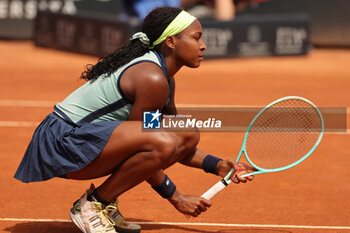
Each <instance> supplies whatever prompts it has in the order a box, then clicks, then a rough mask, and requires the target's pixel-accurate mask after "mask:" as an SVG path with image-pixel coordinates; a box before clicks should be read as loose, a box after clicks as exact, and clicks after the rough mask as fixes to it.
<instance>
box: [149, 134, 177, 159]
mask: <svg viewBox="0 0 350 233" xmlns="http://www.w3.org/2000/svg"><path fill="white" fill-rule="evenodd" d="M176 148H177V138H176V137H175V136H174V135H173V134H172V133H165V132H164V133H160V134H159V135H157V137H156V140H155V141H154V152H155V157H154V159H155V160H157V162H158V163H159V164H161V165H164V164H166V163H168V162H169V161H170V160H171V159H172V157H173V156H174V154H175V152H176Z"/></svg>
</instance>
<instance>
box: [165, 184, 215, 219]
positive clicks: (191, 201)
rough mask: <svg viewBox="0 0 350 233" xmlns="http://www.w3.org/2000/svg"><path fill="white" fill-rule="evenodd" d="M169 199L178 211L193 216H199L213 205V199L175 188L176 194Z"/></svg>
mask: <svg viewBox="0 0 350 233" xmlns="http://www.w3.org/2000/svg"><path fill="white" fill-rule="evenodd" d="M168 200H169V202H170V203H171V204H172V205H173V206H174V207H175V208H176V209H177V210H178V211H180V212H181V213H183V214H185V215H190V216H193V217H198V216H199V215H200V214H201V213H202V212H205V211H206V210H207V209H208V208H209V207H210V206H211V201H209V200H207V199H205V198H202V197H198V196H193V195H185V194H182V193H180V192H178V191H177V190H175V192H174V194H173V195H172V196H171V197H170V198H168Z"/></svg>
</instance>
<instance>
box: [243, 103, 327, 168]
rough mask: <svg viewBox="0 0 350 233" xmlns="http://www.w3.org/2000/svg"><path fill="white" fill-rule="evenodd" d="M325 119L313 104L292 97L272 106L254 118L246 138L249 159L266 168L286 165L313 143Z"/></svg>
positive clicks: (303, 153) (298, 158) (304, 153)
mask: <svg viewBox="0 0 350 233" xmlns="http://www.w3.org/2000/svg"><path fill="white" fill-rule="evenodd" d="M321 130H322V121H321V119H320V116H319V114H318V112H317V111H316V109H315V108H314V107H313V106H311V105H310V104H308V103H306V102H304V101H302V100H299V99H289V100H285V101H282V102H279V103H277V104H274V105H272V106H270V107H269V108H267V109H265V110H264V111H263V112H262V114H260V115H259V117H258V118H257V119H256V120H255V121H254V123H253V125H252V126H251V128H250V130H249V134H248V137H247V141H246V152H247V156H248V157H249V159H250V160H251V161H252V162H253V163H254V164H255V165H256V166H258V167H260V168H263V169H277V168H282V167H286V166H288V165H290V164H292V163H294V162H297V161H298V160H300V159H301V158H303V157H304V156H305V155H306V154H307V153H308V152H309V151H310V150H311V149H312V148H313V146H314V144H315V143H316V141H317V139H318V137H319V135H320V133H321Z"/></svg>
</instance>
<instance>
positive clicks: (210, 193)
mask: <svg viewBox="0 0 350 233" xmlns="http://www.w3.org/2000/svg"><path fill="white" fill-rule="evenodd" d="M289 99H298V100H301V101H304V102H306V103H308V104H309V105H311V106H312V107H313V108H314V109H315V111H316V112H317V114H318V116H319V117H320V120H321V130H320V135H319V136H318V139H317V141H316V142H315V144H314V146H313V147H312V148H311V149H310V151H309V152H308V153H307V154H305V155H304V156H303V157H302V158H301V159H299V160H298V161H296V162H294V163H292V164H289V165H288V166H284V167H280V168H275V169H264V168H261V167H259V166H257V165H255V164H254V163H253V162H252V161H251V160H250V158H249V155H248V154H247V153H246V147H245V144H246V141H247V139H248V135H249V131H250V129H251V128H252V126H253V124H254V123H255V121H256V119H257V118H258V117H259V116H260V115H261V114H262V113H263V112H264V111H265V110H266V109H268V108H270V107H271V106H273V105H275V104H277V103H279V102H282V101H285V100H289ZM323 132H324V122H323V117H322V114H321V112H320V110H319V109H318V108H317V107H316V105H315V104H314V103H312V102H311V101H310V100H307V99H305V98H303V97H300V96H286V97H282V98H280V99H277V100H275V101H273V102H272V103H270V104H268V105H267V106H266V107H264V108H263V109H262V110H260V111H259V113H258V114H256V116H255V117H254V118H253V120H252V121H251V123H250V124H249V126H248V129H247V131H246V133H245V135H244V139H243V143H242V146H241V149H240V151H239V154H238V156H237V159H236V162H237V163H238V161H239V160H240V158H241V156H242V154H244V156H245V158H246V159H247V161H248V162H249V163H250V164H251V165H252V166H253V167H254V168H256V169H257V171H255V172H251V173H246V174H243V175H241V177H247V176H253V175H258V174H262V173H271V172H280V171H283V170H287V169H289V168H292V167H294V166H296V165H298V164H300V163H301V162H303V161H304V160H305V159H306V158H307V157H309V156H310V155H311V154H312V153H313V152H314V151H315V149H316V148H317V146H318V144H319V143H320V142H321V140H322V137H323ZM234 171H235V169H234V168H232V169H231V170H230V172H229V173H228V174H227V175H226V176H225V178H223V179H222V180H221V181H219V182H218V183H216V184H215V185H214V186H212V188H210V189H209V190H208V191H207V192H205V193H204V194H203V195H202V197H204V198H206V199H211V198H212V197H213V196H215V195H216V194H217V193H218V192H220V191H221V190H222V189H224V188H225V187H226V186H227V185H229V184H230V183H232V180H231V179H230V177H231V176H232V174H233V172H234Z"/></svg>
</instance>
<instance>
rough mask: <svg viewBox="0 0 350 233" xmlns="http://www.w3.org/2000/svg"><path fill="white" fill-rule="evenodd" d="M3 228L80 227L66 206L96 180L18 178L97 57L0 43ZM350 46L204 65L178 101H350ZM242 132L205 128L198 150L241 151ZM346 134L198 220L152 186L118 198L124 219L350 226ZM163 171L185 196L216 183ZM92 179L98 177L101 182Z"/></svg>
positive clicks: (154, 223) (173, 226)
mask: <svg viewBox="0 0 350 233" xmlns="http://www.w3.org/2000/svg"><path fill="white" fill-rule="evenodd" d="M0 51H1V56H0V74H1V75H0V77H1V78H0V90H1V91H0V156H1V160H2V162H1V164H0V187H1V198H0V232H1V233H5V232H6V233H48V232H50V233H63V232H64V233H78V232H80V231H79V230H78V229H77V228H76V227H75V226H74V224H73V223H71V222H70V220H69V214H68V211H69V209H70V207H71V205H72V202H73V201H75V200H76V199H77V198H78V197H80V196H81V194H82V193H83V192H84V190H85V189H87V188H88V187H89V184H90V181H86V182H78V181H69V180H63V179H58V178H55V179H52V180H50V181H46V182H41V183H31V184H23V183H21V182H19V181H17V180H15V179H14V178H13V174H14V172H15V170H16V168H17V166H18V164H19V162H20V160H21V158H22V156H23V153H24V151H25V149H26V146H27V144H28V143H29V140H30V138H31V136H32V133H33V131H34V129H35V127H36V125H38V123H39V122H40V121H41V120H42V119H43V118H44V117H45V116H46V114H47V113H50V112H52V110H53V105H54V104H55V103H56V102H59V101H61V100H63V99H64V98H65V97H66V96H67V95H68V94H69V93H70V92H71V91H73V90H74V89H75V88H76V87H78V86H79V85H81V84H83V81H78V77H79V75H80V73H81V72H82V71H83V69H84V66H85V65H86V64H88V63H95V62H96V61H97V58H96V57H91V56H84V55H77V54H73V53H66V52H60V51H55V50H50V49H44V48H38V47H35V46H34V45H33V44H32V43H31V42H11V41H1V42H0ZM349 64H350V50H346V49H315V50H313V51H311V52H310V54H309V55H307V56H295V57H272V58H271V57H270V58H247V59H237V58H236V59H225V60H209V61H204V62H203V63H202V65H201V67H200V68H199V69H188V68H185V69H183V70H182V71H180V73H179V74H178V75H177V76H176V82H177V87H176V89H177V93H176V100H177V104H181V105H187V104H194V105H198V106H201V105H211V106H215V105H225V106H264V105H266V104H268V103H270V102H271V101H273V100H275V99H277V98H280V97H282V96H287V95H298V96H302V97H305V98H307V99H310V100H311V101H313V102H314V103H315V104H316V105H318V106H319V107H347V108H349V107H350V68H349ZM243 136H244V134H243V133H238V132H230V133H218V132H216V133H213V132H207V133H202V134H201V141H200V145H199V148H201V149H202V150H203V151H205V152H208V153H213V154H217V155H220V156H222V157H223V158H228V157H236V156H237V153H238V151H239V149H240V146H241V143H242V140H243ZM349 142H350V134H349V130H347V131H346V132H343V133H325V135H324V138H323V140H322V142H321V144H320V145H319V147H318V148H317V149H316V151H315V152H314V153H313V154H312V155H311V156H310V158H308V159H307V160H306V161H305V162H303V163H301V164H300V165H299V166H297V167H295V168H293V169H291V170H288V171H285V172H281V173H275V174H265V175H260V176H256V177H255V181H254V182H251V183H249V184H240V185H231V186H229V187H228V188H227V189H226V190H224V191H223V192H221V193H220V194H219V195H217V196H216V197H214V198H213V199H212V202H213V206H212V207H211V208H210V209H209V210H208V211H207V212H206V213H204V214H202V215H201V216H200V217H198V218H190V219H187V218H186V217H184V216H183V215H182V214H180V213H179V212H177V211H176V210H175V209H174V208H173V207H172V206H171V205H170V204H169V203H168V202H167V201H166V200H163V199H161V198H160V197H159V195H157V194H156V193H155V192H154V191H153V190H152V189H151V188H150V187H149V185H148V184H145V183H142V184H141V185H139V186H137V187H136V188H134V189H132V190H131V191H129V192H127V193H125V194H124V195H123V196H121V197H120V209H121V210H122V212H123V214H124V215H125V216H126V217H127V219H128V220H130V221H133V222H138V223H141V225H142V227H143V231H142V232H145V233H158V232H159V233H163V232H167V233H172V232H174V233H175V232H176V233H184V232H189V233H197V232H198V233H199V232H203V233H217V232H221V233H228V232H232V233H345V232H350V201H349V200H348V197H349V193H350V185H349V181H350V170H349V164H350V156H349V152H348V151H349V149H348V145H349V144H348V143H349ZM167 173H168V174H169V176H170V177H172V180H173V181H174V182H175V183H176V185H177V187H178V189H179V190H180V191H181V192H184V193H190V194H197V195H201V194H202V193H203V192H204V191H206V190H207V189H208V188H209V187H211V186H212V185H213V184H214V183H216V182H217V181H218V180H219V179H218V178H217V177H215V176H213V175H210V174H205V173H204V172H203V171H200V170H194V169H191V168H188V167H184V166H182V165H175V166H173V167H171V168H170V169H169V170H168V171H167ZM94 183H95V184H99V183H101V180H95V181H94Z"/></svg>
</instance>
